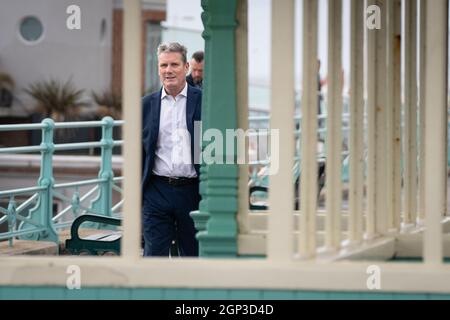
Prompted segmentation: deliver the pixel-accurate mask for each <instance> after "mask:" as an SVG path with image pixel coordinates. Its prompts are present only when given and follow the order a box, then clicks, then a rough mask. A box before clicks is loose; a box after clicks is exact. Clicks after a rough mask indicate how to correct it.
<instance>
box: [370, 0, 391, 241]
mask: <svg viewBox="0 0 450 320" xmlns="http://www.w3.org/2000/svg"><path fill="white" fill-rule="evenodd" d="M387 1H388V0H368V1H367V6H369V5H376V6H378V7H380V8H381V16H380V20H381V26H380V29H373V30H367V73H366V76H367V78H366V79H367V80H366V81H367V128H368V137H367V140H368V154H367V167H368V168H367V221H366V223H367V226H366V236H367V237H368V238H373V237H375V236H376V235H377V234H380V233H385V232H386V231H387V205H386V203H387V192H386V184H387V170H386V161H387V159H386V151H387V148H386V139H387V134H386V130H387V126H386V120H387V116H386V113H387V110H386V106H387V104H386V103H387V101H386V95H387V92H386V91H387V90H386V89H387V88H386V55H387V51H386V50H387V49H386V44H387V41H386V29H387V27H386V2H387ZM367 6H366V7H367Z"/></svg>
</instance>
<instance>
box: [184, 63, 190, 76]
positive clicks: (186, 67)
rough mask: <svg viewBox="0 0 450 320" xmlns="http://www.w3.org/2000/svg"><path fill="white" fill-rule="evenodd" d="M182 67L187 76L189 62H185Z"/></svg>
mask: <svg viewBox="0 0 450 320" xmlns="http://www.w3.org/2000/svg"><path fill="white" fill-rule="evenodd" d="M184 67H185V72H186V74H187V73H188V72H189V62H186V64H185V66H184Z"/></svg>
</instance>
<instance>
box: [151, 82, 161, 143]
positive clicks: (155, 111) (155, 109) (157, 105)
mask: <svg viewBox="0 0 450 320" xmlns="http://www.w3.org/2000/svg"><path fill="white" fill-rule="evenodd" d="M152 100H153V101H152V109H151V110H152V111H151V112H152V116H151V121H152V124H151V129H152V143H156V141H157V140H158V133H159V118H160V116H161V91H159V94H158V95H155V96H154V97H153V99H152Z"/></svg>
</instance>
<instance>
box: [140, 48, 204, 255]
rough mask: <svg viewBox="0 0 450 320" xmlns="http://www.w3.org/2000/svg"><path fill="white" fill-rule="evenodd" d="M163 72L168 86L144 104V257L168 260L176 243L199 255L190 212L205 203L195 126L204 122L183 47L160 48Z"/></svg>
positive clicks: (184, 252)
mask: <svg viewBox="0 0 450 320" xmlns="http://www.w3.org/2000/svg"><path fill="white" fill-rule="evenodd" d="M158 69H159V76H160V80H161V82H162V84H163V87H162V88H161V90H160V91H158V92H155V93H153V94H150V95H148V96H145V97H144V98H143V101H142V104H143V124H142V128H143V158H142V165H143V168H142V200H143V201H142V204H143V207H142V224H143V238H144V256H168V255H169V250H170V246H171V243H172V240H173V239H176V240H177V243H178V249H179V254H180V255H181V256H198V243H197V240H196V238H195V234H196V230H195V227H194V222H193V220H192V218H191V217H190V215H189V213H190V212H191V211H194V210H197V209H198V204H199V201H200V195H199V165H198V164H195V163H194V158H195V159H198V158H197V157H194V152H195V149H196V148H195V147H194V122H195V121H200V119H201V100H202V93H201V90H199V89H197V88H194V87H192V86H190V85H188V84H187V82H186V73H187V71H188V70H189V63H188V62H187V60H186V48H185V47H184V46H182V45H180V44H178V43H169V44H162V45H160V46H159V47H158ZM196 138H198V137H196Z"/></svg>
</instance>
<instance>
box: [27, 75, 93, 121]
mask: <svg viewBox="0 0 450 320" xmlns="http://www.w3.org/2000/svg"><path fill="white" fill-rule="evenodd" d="M25 92H26V93H28V94H29V95H30V96H32V97H33V98H34V99H35V100H36V101H37V103H38V104H37V108H36V109H37V111H39V112H41V113H43V114H44V116H46V117H50V118H52V119H53V120H55V121H57V122H59V121H65V120H71V119H76V118H78V116H79V114H80V112H81V108H82V107H83V106H86V105H87V104H86V103H84V102H83V101H82V100H81V99H82V95H83V92H84V90H83V89H81V90H79V89H76V88H75V87H74V85H73V84H72V81H71V80H70V79H69V80H68V81H67V82H65V83H62V82H60V81H58V80H55V79H51V80H49V81H38V82H35V83H33V84H31V85H30V86H29V87H28V88H27V89H25Z"/></svg>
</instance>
